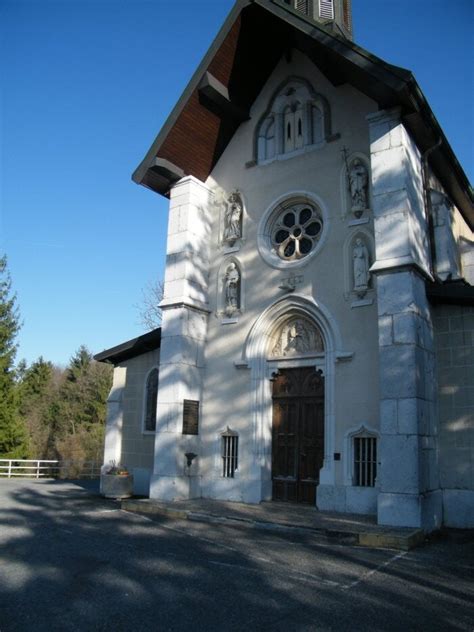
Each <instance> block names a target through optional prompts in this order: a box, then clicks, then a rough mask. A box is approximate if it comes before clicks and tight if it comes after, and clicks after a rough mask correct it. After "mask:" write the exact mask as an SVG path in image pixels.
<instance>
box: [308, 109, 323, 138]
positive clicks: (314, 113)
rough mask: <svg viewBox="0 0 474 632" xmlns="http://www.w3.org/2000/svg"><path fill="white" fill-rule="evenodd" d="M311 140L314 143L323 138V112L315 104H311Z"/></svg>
mask: <svg viewBox="0 0 474 632" xmlns="http://www.w3.org/2000/svg"><path fill="white" fill-rule="evenodd" d="M311 140H312V142H313V143H315V144H316V143H320V142H322V141H323V140H324V132H323V113H322V112H321V110H320V109H319V108H318V106H316V105H312V106H311Z"/></svg>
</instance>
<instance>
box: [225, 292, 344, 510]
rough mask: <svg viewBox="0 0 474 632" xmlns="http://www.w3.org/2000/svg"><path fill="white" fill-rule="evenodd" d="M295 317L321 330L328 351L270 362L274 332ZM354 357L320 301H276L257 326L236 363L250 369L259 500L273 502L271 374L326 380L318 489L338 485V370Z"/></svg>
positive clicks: (292, 298)
mask: <svg viewBox="0 0 474 632" xmlns="http://www.w3.org/2000/svg"><path fill="white" fill-rule="evenodd" d="M294 317H301V318H304V319H306V320H308V321H310V322H311V323H312V324H314V326H315V327H317V328H318V329H319V331H320V333H321V336H322V338H323V342H324V352H323V353H321V352H318V353H315V354H314V355H313V356H311V355H307V354H305V355H304V356H302V357H300V358H298V357H296V358H295V357H291V358H289V359H288V358H272V357H270V352H271V345H272V341H273V340H274V335H275V331H276V330H277V329H278V328H279V327H281V326H282V325H283V324H284V323H285V322H287V321H288V320H289V319H291V318H294ZM352 357H353V353H351V352H348V351H345V350H344V348H343V344H342V337H341V334H340V331H339V327H338V325H337V322H336V320H335V318H334V317H333V316H332V314H331V312H330V311H329V310H328V309H327V308H326V307H325V306H324V305H322V304H321V303H320V302H319V301H316V300H314V299H313V298H308V297H306V296H302V295H299V294H296V295H295V294H292V295H291V296H285V297H282V298H280V299H278V300H276V301H275V302H274V303H273V304H272V305H270V306H269V307H268V308H267V309H266V310H265V311H264V312H263V313H262V314H261V315H260V316H259V317H258V318H257V319H256V321H255V322H254V324H253V326H252V327H251V329H250V331H249V333H248V336H247V339H246V341H245V344H244V347H243V350H242V357H241V359H240V360H237V361H236V362H235V366H236V368H238V369H248V370H250V381H251V392H252V398H251V404H250V411H249V413H250V418H251V420H252V431H253V467H254V468H255V469H254V473H253V478H254V479H255V480H259V481H260V483H261V488H260V489H261V491H260V495H259V496H260V497H259V498H257V499H256V502H259V501H260V500H269V499H270V498H271V448H272V444H271V442H272V437H271V431H272V410H273V408H272V393H271V382H270V379H271V377H272V373H274V372H275V371H277V370H278V369H279V368H283V367H301V366H314V367H315V369H316V368H317V369H318V370H321V371H322V372H323V374H324V376H325V395H324V398H325V412H324V428H325V430H324V444H325V445H324V465H323V468H322V470H321V471H320V485H321V484H323V485H326V486H333V485H334V484H335V469H334V460H333V453H334V445H335V434H336V430H335V426H336V424H335V366H336V363H337V362H340V361H342V360H350V359H351V358H352Z"/></svg>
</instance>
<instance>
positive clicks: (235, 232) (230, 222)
mask: <svg viewBox="0 0 474 632" xmlns="http://www.w3.org/2000/svg"><path fill="white" fill-rule="evenodd" d="M242 213H243V204H242V200H241V198H240V194H239V193H238V192H237V191H235V192H234V193H231V195H230V196H229V199H228V200H227V208H226V210H225V213H224V232H223V239H224V242H225V243H226V244H228V245H229V246H233V245H234V243H235V242H236V241H237V239H240V238H241V237H242Z"/></svg>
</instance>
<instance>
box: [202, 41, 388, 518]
mask: <svg viewBox="0 0 474 632" xmlns="http://www.w3.org/2000/svg"><path fill="white" fill-rule="evenodd" d="M289 77H290V78H291V77H298V78H301V79H304V80H306V81H308V82H309V83H310V84H311V85H312V86H313V87H314V90H315V91H316V92H317V93H319V94H321V95H323V96H324V98H325V99H326V101H327V103H328V106H329V110H330V113H331V126H332V133H333V137H332V138H331V140H330V141H329V142H327V143H325V144H323V145H322V146H321V147H316V148H314V149H313V148H312V149H311V150H309V151H304V150H303V151H301V153H300V154H299V155H298V154H295V155H292V156H291V157H286V156H281V157H279V158H278V159H276V160H274V161H272V162H269V163H263V164H257V165H255V164H253V165H252V157H253V153H252V152H253V148H254V143H255V130H256V126H257V124H258V122H259V121H260V120H261V118H262V116H263V115H264V113H265V110H266V108H267V107H268V104H269V102H270V100H271V98H272V95H274V94H275V92H276V91H277V90H278V87H279V86H281V85H283V84H284V82H285V80H287V79H288V78H289ZM376 109H377V107H376V105H375V104H374V103H373V102H372V101H371V100H370V99H368V98H367V97H365V96H363V95H361V94H360V93H358V92H357V91H356V90H355V89H353V88H352V87H350V86H347V85H345V86H340V87H335V86H333V85H332V84H330V82H328V81H327V80H326V78H325V77H324V76H323V75H322V74H321V73H320V72H319V71H318V70H317V69H316V68H315V66H314V65H313V64H311V62H310V61H309V60H308V59H307V58H306V57H304V56H303V55H302V54H300V53H297V52H294V54H293V57H292V61H290V62H287V61H285V60H282V61H281V62H280V63H279V65H278V66H277V68H276V70H275V72H274V73H273V75H272V76H271V77H270V79H269V80H268V82H267V84H266V85H265V87H264V88H263V90H262V92H261V94H260V96H259V97H258V98H257V100H256V102H255V104H254V106H253V108H252V111H251V120H250V121H249V122H247V123H244V124H242V125H241V126H240V128H239V129H238V131H237V133H236V134H235V136H234V138H233V140H232V141H231V142H230V144H229V146H228V147H227V149H226V151H225V152H224V154H223V155H222V157H221V159H220V161H219V163H218V164H217V166H216V167H215V169H214V171H213V173H212V175H211V177H210V178H209V180H208V182H207V185H208V186H209V187H210V188H211V189H212V190H213V191H214V207H213V210H212V212H213V226H212V244H211V247H212V250H211V256H210V261H211V266H210V274H209V309H210V311H211V314H210V315H209V320H208V332H207V342H206V352H205V353H206V360H205V361H206V369H205V378H204V389H203V403H202V415H203V424H202V454H201V456H200V475H201V476H202V485H203V488H202V491H203V495H204V496H211V497H212V496H214V497H221V498H229V499H233V500H244V501H247V502H249V501H250V502H257V501H259V500H260V499H262V498H267V499H268V498H269V497H270V495H271V410H270V411H269V410H268V404H269V397H270V398H271V394H270V391H269V388H270V387H269V380H268V379H267V380H263V382H262V383H261V384H260V382H259V383H258V384H259V386H257V383H256V382H255V379H256V378H255V370H253V369H252V368H251V367H241V368H236V363H237V364H238V363H239V361H240V360H241V359H242V354H243V350H244V348H245V346H246V341H247V340H248V337H249V334H250V332H251V331H252V328H253V327H254V325H255V323H256V321H257V319H258V318H259V317H260V316H261V315H262V313H264V312H265V310H268V309H269V308H270V307H271V306H272V305H274V304H275V303H277V302H278V301H279V300H281V301H282V305H283V304H284V301H285V300H287V301H288V304H290V303H291V301H292V299H293V298H294V297H305V298H308V299H310V300H311V301H313V302H315V303H316V304H317V305H318V306H321V310H325V314H327V321H328V328H329V329H332V330H334V331H336V330H337V331H338V332H339V334H340V342H341V349H339V351H344V352H347V357H346V358H345V359H343V360H338V361H335V363H334V365H333V366H332V367H331V369H330V371H331V372H332V373H333V376H332V377H331V376H328V381H329V380H330V379H332V380H333V382H332V386H331V389H332V394H331V395H330V396H329V398H330V399H331V401H329V400H328V401H326V406H327V407H328V411H327V413H326V414H327V415H330V420H329V427H328V429H329V431H330V432H331V433H332V436H331V438H330V441H329V443H328V444H327V447H329V448H330V450H328V454H327V463H326V465H325V468H324V469H325V471H327V475H325V480H326V483H327V484H325V487H324V490H323V489H322V488H321V490H320V495H319V499H320V501H321V502H322V501H323V500H324V503H325V508H327V509H337V510H340V511H345V510H350V511H357V510H360V511H361V512H367V511H369V512H375V499H376V490H375V488H373V489H370V490H368V489H355V488H351V493H350V494H349V495H346V489H347V487H351V485H352V483H351V464H350V458H351V457H350V449H348V448H347V445H348V435H349V434H350V432H352V431H355V430H357V429H358V428H361V427H365V428H370V429H372V430H374V431H375V432H376V431H377V428H378V426H379V393H378V331H377V308H376V297H375V291H376V290H375V286H374V285H372V286H371V288H370V289H369V290H368V292H367V293H366V295H365V296H364V299H363V300H358V297H357V296H355V295H354V293H353V292H352V281H351V280H350V277H351V274H352V265H353V264H352V256H353V255H352V248H353V245H354V242H355V239H356V237H357V235H362V237H363V239H364V242H365V243H366V244H367V246H368V247H370V244H371V243H373V224H372V217H371V214H370V212H369V213H366V214H365V215H364V216H363V217H362V218H360V219H359V220H358V219H356V218H355V217H354V216H353V215H352V214H351V213H350V209H348V208H347V197H348V194H347V192H346V191H345V188H346V187H347V184H346V175H345V171H344V169H345V163H344V154H343V149H344V148H345V151H346V154H347V156H349V157H350V156H360V157H361V159H362V160H364V157H365V160H366V161H367V163H366V164H368V161H369V157H370V145H369V135H368V123H367V121H366V116H367V115H368V114H369V113H371V112H373V111H374V110H376ZM339 135H340V136H339ZM234 190H238V191H239V193H240V194H241V197H242V200H243V204H244V214H243V235H242V239H241V240H240V242H239V243H237V244H235V245H234V246H233V247H231V248H226V246H225V244H223V243H222V206H223V202H224V201H225V200H226V199H227V197H228V195H229V194H230V193H231V192H232V191H234ZM302 192H307V194H308V195H309V196H312V199H314V200H315V201H316V203H317V204H318V205H319V207H320V208H322V209H323V212H324V222H325V231H326V233H325V236H324V243H323V244H322V247H321V249H320V250H319V251H318V252H317V253H316V255H315V256H314V257H312V258H308V260H307V261H304V260H303V263H302V264H301V265H298V266H296V267H293V266H288V269H285V266H284V265H272V264H271V263H270V264H269V263H268V262H267V261H265V260H264V257H263V255H262V251H261V243H260V241H259V233H261V230H262V218H263V217H264V215H265V213H266V212H268V211H269V210H270V209H271V208H272V207H273V206H274V205H275V204H276V202H277V201H278V200H279V199H285V198H286V196H288V197H291V195H294V194H296V193H302ZM371 256H372V257H373V253H371ZM230 261H235V262H237V264H238V266H239V268H240V273H241V279H242V283H241V291H242V305H241V309H240V311H239V313H238V314H235V315H234V317H233V318H226V316H225V314H224V315H223V314H222V313H221V310H220V292H221V289H220V288H221V287H222V279H221V278H220V277H222V275H223V270H224V269H225V263H226V262H230ZM288 277H295V283H296V287H295V289H294V292H291V293H290V292H288V291H286V290H285V289H283V290H282V289H281V287H280V286H282V285H283V287H284V284H285V279H288ZM268 377H270V376H268ZM259 388H261V389H267V390H266V396H265V395H262V396H260V395H257V396H256V395H255V391H256V390H257V391H258V389H259ZM256 397H257V402H256V399H255V398H256ZM265 397H266V399H265ZM265 402H266V404H265ZM270 404H271V400H270ZM265 406H266V410H265V411H262V410H261V409H262V407H265ZM256 418H259V419H263V420H264V421H263V422H262V425H263V427H262V428H261V429H260V430H258V431H257V429H256V427H255V425H256V423H257V422H256ZM227 427H229V428H230V429H231V430H233V431H235V432H238V433H239V440H240V445H239V453H240V457H241V465H239V471H238V473H236V476H235V478H231V479H225V478H223V477H222V476H221V462H220V455H219V437H220V433H222V432H223V431H224V430H225V429H226V428H227ZM257 432H260V433H261V435H260V436H259V438H256V436H255V434H256V433H257ZM329 452H330V453H329ZM322 482H323V481H322ZM357 496H359V498H357Z"/></svg>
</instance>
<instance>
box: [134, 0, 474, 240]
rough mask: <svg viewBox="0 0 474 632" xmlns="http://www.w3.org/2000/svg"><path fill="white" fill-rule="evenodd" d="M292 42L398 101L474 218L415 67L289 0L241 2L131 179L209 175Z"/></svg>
mask: <svg viewBox="0 0 474 632" xmlns="http://www.w3.org/2000/svg"><path fill="white" fill-rule="evenodd" d="M262 33H265V38H262ZM291 49H298V50H300V51H301V52H303V53H304V54H306V55H307V56H308V57H309V58H310V59H311V60H312V61H313V63H314V64H315V65H316V66H317V67H318V68H319V70H320V71H321V72H323V73H324V74H325V76H326V77H327V79H328V80H329V81H331V83H333V85H342V84H344V83H349V84H351V85H353V86H354V87H355V88H357V89H358V90H360V91H361V92H362V93H364V94H366V95H367V96H368V97H370V98H371V99H373V100H374V101H376V102H377V104H378V106H379V108H380V109H386V108H391V107H396V106H398V107H400V108H401V111H402V118H403V122H404V124H405V126H406V127H407V129H408V130H409V132H410V133H411V134H412V136H413V138H414V140H415V142H416V143H417V145H418V147H419V149H420V151H422V152H424V151H426V150H428V149H429V148H432V147H434V146H435V145H437V147H436V149H434V150H433V151H432V152H431V153H430V165H431V166H432V168H433V170H434V171H435V173H436V175H437V177H438V178H439V180H440V181H441V182H442V184H443V186H444V187H445V188H446V190H447V192H448V194H449V195H450V197H451V198H452V200H453V202H454V203H455V204H456V206H457V207H458V208H459V209H460V211H461V213H462V214H463V216H464V217H465V219H466V221H467V222H468V224H469V225H470V226H471V228H472V227H473V226H474V204H473V202H474V195H473V191H472V187H471V186H470V184H469V181H468V179H467V177H466V175H465V173H464V171H463V169H462V167H461V166H460V164H459V162H458V160H457V158H456V156H455V155H454V152H453V150H452V149H451V147H450V145H449V143H448V141H447V139H446V137H445V136H444V133H443V131H442V129H441V127H440V125H439V123H438V122H437V120H436V118H435V116H434V114H433V112H432V111H431V109H430V107H429V105H428V102H427V101H426V99H425V97H424V95H423V93H422V91H421V89H420V87H419V86H418V84H417V82H416V80H415V78H414V76H413V75H412V73H411V72H410V71H408V70H405V69H403V68H399V67H397V66H392V65H390V64H387V63H386V62H384V61H383V60H381V59H379V58H378V57H376V56H375V55H372V54H371V53H369V52H368V51H366V50H364V49H363V48H361V47H360V46H357V45H356V44H354V43H353V42H350V41H349V40H347V39H345V38H344V37H342V36H340V35H337V34H335V33H333V32H331V31H329V30H327V29H325V28H324V27H323V26H322V25H319V24H316V23H315V22H314V21H313V20H311V19H309V18H307V17H306V16H305V15H303V14H302V13H300V12H298V11H296V10H293V9H291V8H290V7H289V6H288V5H287V4H286V3H284V2H283V0H238V1H237V2H236V4H235V6H234V7H233V9H232V11H231V12H230V14H229V16H228V17H227V19H226V21H225V23H224V25H223V26H222V28H221V30H220V32H219V33H218V35H217V37H216V39H215V40H214V42H213V43H212V45H211V47H210V49H209V50H208V52H207V53H206V55H205V57H204V59H203V60H202V62H201V64H200V65H199V67H198V69H197V70H196V72H195V73H194V75H193V77H192V79H191V81H190V82H189V84H188V86H187V87H186V89H185V91H184V92H183V94H182V96H181V98H180V99H179V101H178V103H177V104H176V106H175V107H174V109H173V111H172V112H171V114H170V116H169V117H168V119H167V121H166V123H165V124H164V126H163V128H162V129H161V131H160V132H159V134H158V136H157V137H156V139H155V141H154V143H153V144H152V146H151V148H150V150H149V151H148V153H147V154H146V156H145V158H144V160H143V161H142V162H141V164H140V165H139V167H138V168H137V169H136V171H135V172H134V174H133V180H134V181H135V182H137V183H138V184H143V185H144V186H146V187H149V188H150V189H152V190H154V191H156V192H157V193H161V194H163V195H167V194H168V192H169V189H170V187H171V186H172V185H173V184H174V183H175V182H176V181H177V180H178V179H180V178H181V177H183V176H184V175H193V176H195V177H196V178H198V179H199V180H202V181H205V180H206V178H207V177H208V176H209V174H210V173H211V171H212V169H213V167H214V166H215V164H216V163H217V161H218V160H219V158H220V156H221V155H222V153H223V151H224V150H225V148H226V146H227V145H228V143H229V142H230V140H231V138H232V136H233V135H234V133H235V131H236V130H237V128H238V127H239V125H240V123H241V122H242V121H244V120H248V118H249V111H250V108H251V106H252V104H253V102H254V101H255V99H256V97H257V96H258V94H259V92H260V91H261V89H262V87H263V85H264V83H265V82H266V80H267V79H268V77H269V76H270V74H271V72H272V70H273V69H274V68H275V66H276V64H277V63H278V61H279V60H280V59H281V57H282V56H283V55H284V54H288V53H289V51H290V50H291ZM250 157H251V156H250V154H249V158H250Z"/></svg>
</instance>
